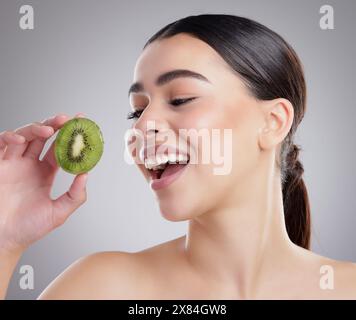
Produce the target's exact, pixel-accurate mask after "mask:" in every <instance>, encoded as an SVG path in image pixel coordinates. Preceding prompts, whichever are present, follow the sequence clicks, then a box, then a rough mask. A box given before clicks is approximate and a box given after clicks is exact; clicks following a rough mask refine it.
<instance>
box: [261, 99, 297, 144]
mask: <svg viewBox="0 0 356 320" xmlns="http://www.w3.org/2000/svg"><path fill="white" fill-rule="evenodd" d="M262 110H263V112H264V120H265V121H264V126H263V127H261V128H260V131H259V135H258V138H259V141H258V142H259V146H260V148H261V149H271V148H273V147H275V146H276V145H278V144H279V143H280V142H282V141H283V140H284V138H285V137H286V136H287V134H288V132H289V130H290V128H291V127H292V123H293V117H294V109H293V105H292V104H291V103H290V101H289V100H287V99H284V98H278V99H274V100H268V101H264V102H263V104H262Z"/></svg>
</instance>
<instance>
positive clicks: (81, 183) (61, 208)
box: [52, 173, 88, 227]
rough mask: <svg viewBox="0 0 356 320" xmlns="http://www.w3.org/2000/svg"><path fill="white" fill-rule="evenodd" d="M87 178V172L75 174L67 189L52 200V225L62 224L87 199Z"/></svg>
mask: <svg viewBox="0 0 356 320" xmlns="http://www.w3.org/2000/svg"><path fill="white" fill-rule="evenodd" d="M87 180H88V174H87V173H83V174H80V175H77V176H76V177H75V178H74V181H73V183H72V185H71V186H70V188H69V190H68V191H67V192H66V193H64V194H63V195H61V196H60V197H59V198H57V199H56V200H53V213H52V214H53V224H54V227H58V226H60V225H62V224H63V223H64V222H65V221H66V220H67V218H68V217H69V216H70V215H71V214H72V213H73V212H74V211H75V210H76V209H77V208H79V207H80V206H81V205H82V204H83V203H84V202H85V201H86V200H87V192H86V182H87Z"/></svg>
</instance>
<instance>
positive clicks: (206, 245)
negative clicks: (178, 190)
mask: <svg viewBox="0 0 356 320" xmlns="http://www.w3.org/2000/svg"><path fill="white" fill-rule="evenodd" d="M266 171H268V170H264V172H266ZM262 172H263V171H262ZM269 172H270V173H271V174H270V176H265V177H264V179H261V172H260V173H258V172H256V174H255V177H253V178H252V179H249V181H248V182H246V183H244V186H243V189H242V190H248V192H247V193H246V192H245V193H243V192H239V193H237V192H236V193H235V194H233V195H230V196H229V199H231V201H229V199H227V200H226V199H224V201H223V202H224V204H223V205H219V206H218V207H217V208H215V209H214V210H211V211H209V212H205V213H204V214H201V215H200V216H198V217H196V218H194V219H192V220H190V221H189V225H188V232H187V236H186V239H185V253H186V256H187V258H188V261H189V262H190V263H191V264H192V265H193V266H194V267H195V268H196V269H197V270H199V273H200V274H201V275H202V276H206V278H207V279H209V280H210V281H216V283H220V284H221V283H222V282H223V283H224V284H228V285H229V286H231V287H230V288H231V290H233V292H234V293H236V294H237V295H238V296H239V297H240V298H244V297H245V298H246V297H250V296H252V295H254V294H255V293H256V290H258V287H259V286H260V285H261V283H263V282H264V281H268V277H269V275H272V274H275V273H276V267H277V266H278V267H281V266H283V265H286V263H287V262H288V261H286V260H287V257H288V256H289V257H290V255H289V254H288V253H290V252H291V250H292V248H293V246H294V245H293V243H292V242H291V241H290V240H289V237H288V235H287V231H286V227H285V221H284V211H283V198H282V190H281V183H280V177H279V175H278V173H276V172H274V169H273V168H272V167H271V170H269Z"/></svg>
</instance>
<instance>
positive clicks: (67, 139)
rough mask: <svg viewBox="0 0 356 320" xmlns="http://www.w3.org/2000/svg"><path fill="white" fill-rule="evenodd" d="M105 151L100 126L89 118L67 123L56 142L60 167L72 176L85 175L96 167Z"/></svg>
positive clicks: (56, 152) (57, 159) (56, 155)
mask: <svg viewBox="0 0 356 320" xmlns="http://www.w3.org/2000/svg"><path fill="white" fill-rule="evenodd" d="M103 151H104V139H103V135H102V133H101V131H100V128H99V126H98V125H97V124H96V123H95V122H94V121H92V120H89V119H87V118H74V119H72V120H69V121H67V122H66V123H65V124H64V126H63V127H62V128H61V129H60V130H59V132H58V135H57V138H56V141H55V152H54V153H55V157H56V161H57V163H58V165H59V166H60V167H61V168H62V169H63V170H65V171H67V172H69V173H72V174H80V173H85V172H88V171H89V170H91V169H92V168H94V167H95V165H96V164H97V163H98V162H99V160H100V158H101V156H102V154H103Z"/></svg>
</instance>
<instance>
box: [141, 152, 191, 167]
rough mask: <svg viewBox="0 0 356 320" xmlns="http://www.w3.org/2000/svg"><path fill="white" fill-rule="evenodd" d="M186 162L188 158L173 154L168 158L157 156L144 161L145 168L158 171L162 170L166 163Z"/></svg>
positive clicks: (161, 155) (162, 155)
mask: <svg viewBox="0 0 356 320" xmlns="http://www.w3.org/2000/svg"><path fill="white" fill-rule="evenodd" d="M186 161H188V157H187V156H186V155H183V154H179V155H178V156H177V155H175V154H174V153H171V154H169V155H168V156H167V155H165V154H158V155H156V157H155V156H153V157H149V158H147V159H145V167H146V168H147V169H150V170H159V169H164V168H165V166H166V164H167V163H176V162H186Z"/></svg>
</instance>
